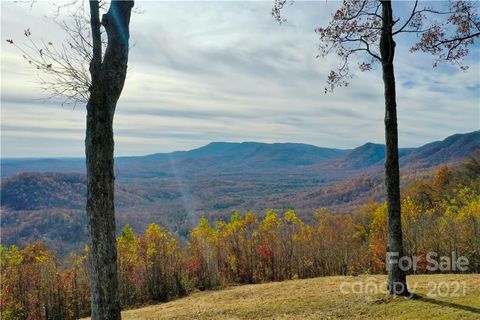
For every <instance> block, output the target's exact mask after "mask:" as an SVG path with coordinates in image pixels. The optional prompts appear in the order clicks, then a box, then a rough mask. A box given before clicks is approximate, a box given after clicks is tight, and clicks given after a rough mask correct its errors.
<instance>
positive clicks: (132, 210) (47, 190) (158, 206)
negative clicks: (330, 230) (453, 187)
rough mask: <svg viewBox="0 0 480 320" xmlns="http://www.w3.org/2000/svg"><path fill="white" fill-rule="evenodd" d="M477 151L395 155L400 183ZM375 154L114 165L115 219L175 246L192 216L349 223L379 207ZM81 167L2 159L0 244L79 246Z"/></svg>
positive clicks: (255, 153)
mask: <svg viewBox="0 0 480 320" xmlns="http://www.w3.org/2000/svg"><path fill="white" fill-rule="evenodd" d="M479 148H480V132H479V131H476V132H472V133H469V134H463V135H462V134H461V135H454V136H451V137H448V138H447V139H445V140H444V141H440V142H434V143H431V144H428V145H425V146H423V147H420V148H410V149H401V150H400V155H401V158H400V160H401V162H402V164H403V167H402V172H401V173H402V181H403V184H404V186H405V187H406V186H408V185H409V184H411V183H412V181H414V180H415V179H419V178H428V177H431V176H432V175H433V173H434V171H435V170H436V168H438V166H439V165H456V164H458V163H459V162H460V161H463V160H465V159H467V158H468V157H469V156H470V155H472V154H473V152H474V150H476V149H479ZM384 153H385V148H384V146H383V145H376V144H371V143H369V144H365V145H363V146H361V147H358V148H356V149H353V150H338V149H327V148H318V147H315V146H311V145H303V144H260V143H253V142H251V143H250V142H249V143H211V144H209V145H207V146H205V147H202V148H199V149H195V150H191V151H186V152H174V153H171V154H155V155H150V156H145V157H124V158H118V159H117V160H116V168H117V169H116V170H117V179H116V182H117V183H116V190H115V192H116V198H115V201H116V208H117V213H116V218H117V225H118V227H119V228H120V229H121V228H123V226H125V225H126V224H129V225H130V226H132V228H133V230H134V231H136V232H142V231H143V230H145V229H146V228H147V226H148V225H149V224H150V223H157V224H159V225H163V226H165V227H167V228H168V229H169V230H171V231H172V232H173V233H174V234H175V236H178V237H180V238H185V237H186V236H187V235H188V232H189V230H190V229H191V228H192V227H194V226H195V225H196V224H197V223H198V221H199V219H200V218H201V217H207V218H208V219H209V220H210V221H215V220H218V219H228V218H229V216H230V214H231V213H232V212H234V211H240V212H242V213H243V214H245V213H246V212H247V211H250V210H251V211H254V212H256V214H257V215H258V216H259V217H263V216H264V215H265V213H266V211H267V210H268V209H273V210H276V211H277V212H284V211H286V210H288V209H294V210H295V212H296V214H297V215H298V216H299V217H300V218H301V219H303V220H304V221H306V222H311V221H312V213H313V212H315V211H316V210H318V209H319V208H321V207H325V208H327V209H328V210H330V211H331V212H336V213H343V214H350V213H354V212H356V211H358V210H359V209H360V208H361V207H362V206H364V204H365V203H366V202H367V201H368V200H373V201H377V202H381V201H383V197H384V190H383V157H384ZM82 164H83V160H81V159H57V160H48V159H44V160H24V161H20V160H2V171H3V172H2V174H4V176H8V175H10V174H14V173H15V172H17V171H19V170H24V171H30V173H21V174H17V175H14V176H10V177H8V178H5V179H3V180H2V184H1V189H2V190H1V205H2V212H3V214H2V221H1V227H2V235H1V237H2V243H3V244H6V245H10V244H17V245H22V244H24V243H31V242H34V241H38V240H42V241H44V242H45V243H46V244H47V245H48V246H49V247H51V248H54V249H55V250H57V251H59V252H60V253H62V254H66V253H68V252H69V251H71V250H73V249H75V248H80V247H82V244H83V243H85V241H86V238H87V237H86V234H87V233H86V216H85V214H84V206H85V201H86V200H85V195H86V186H85V181H86V180H85V176H84V175H83V174H81V173H71V172H70V171H69V170H71V171H78V169H79V168H80V167H81V165H82Z"/></svg>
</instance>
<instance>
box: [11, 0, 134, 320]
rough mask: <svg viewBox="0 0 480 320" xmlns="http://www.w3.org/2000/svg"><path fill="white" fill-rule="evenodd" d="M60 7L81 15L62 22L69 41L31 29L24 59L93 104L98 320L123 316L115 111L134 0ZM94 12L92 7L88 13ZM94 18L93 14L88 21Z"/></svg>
mask: <svg viewBox="0 0 480 320" xmlns="http://www.w3.org/2000/svg"><path fill="white" fill-rule="evenodd" d="M88 4H89V6H88V9H86V8H85V6H84V3H83V1H76V0H74V1H72V2H69V3H67V4H63V5H58V6H57V9H58V10H57V13H59V14H60V12H61V10H62V9H64V8H65V6H73V7H74V9H73V15H72V17H73V20H71V21H70V22H69V23H66V22H64V21H62V20H61V19H60V20H57V22H58V23H59V25H60V26H61V27H62V28H63V30H64V31H66V33H67V36H68V40H67V42H66V43H64V44H62V45H61V46H56V45H55V44H53V43H52V42H48V43H45V42H41V43H40V44H39V43H38V42H35V41H33V40H32V39H31V31H30V30H29V29H27V30H25V36H26V37H27V38H28V39H29V44H28V45H27V46H22V45H17V43H16V42H14V41H13V40H11V39H9V40H7V41H8V42H9V43H11V44H13V45H15V46H16V47H17V48H19V49H20V50H21V51H22V53H23V57H24V59H26V60H27V61H28V63H29V64H31V65H32V66H34V67H35V68H36V69H38V70H39V71H40V74H39V80H40V82H39V83H40V85H41V87H42V89H44V90H46V91H47V93H48V94H50V97H60V98H62V99H63V102H75V103H78V102H86V103H87V128H86V138H85V154H86V166H87V206H86V211H87V215H88V218H89V233H90V239H91V244H90V265H91V270H90V285H91V315H92V319H102V320H104V319H108V320H109V319H120V302H119V296H118V275H117V273H118V272H117V250H116V238H115V207H114V181H115V176H114V166H113V161H114V160H113V155H114V140H113V117H114V114H115V108H116V105H117V101H118V99H119V98H120V94H121V92H122V89H123V86H124V83H125V78H126V74H127V63H128V52H129V37H130V36H129V26H130V16H131V12H132V8H133V5H134V1H127V0H112V1H111V2H110V6H109V7H108V11H106V12H105V14H103V16H102V19H100V12H101V10H105V8H106V7H107V5H108V4H107V3H105V2H103V1H102V2H100V1H99V0H90V1H89V2H88ZM87 11H88V13H87ZM88 16H89V19H88Z"/></svg>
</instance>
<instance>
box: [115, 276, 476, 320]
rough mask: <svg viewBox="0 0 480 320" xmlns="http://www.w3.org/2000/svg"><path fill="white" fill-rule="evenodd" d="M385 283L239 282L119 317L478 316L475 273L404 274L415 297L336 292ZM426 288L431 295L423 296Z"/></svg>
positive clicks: (376, 279) (379, 279)
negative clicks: (235, 285) (341, 287)
mask: <svg viewBox="0 0 480 320" xmlns="http://www.w3.org/2000/svg"><path fill="white" fill-rule="evenodd" d="M360 282H361V283H362V284H361V285H359V283H360ZM385 282H386V277H385V276H359V277H323V278H316V279H308V280H292V281H284V282H276V283H267V284H259V285H245V286H238V287H232V288H228V289H225V290H220V291H212V292H199V293H194V294H192V295H191V296H189V297H186V298H184V299H180V300H176V301H171V302H168V303H164V304H159V305H153V306H149V307H145V308H141V309H136V310H129V311H125V312H123V313H122V319H124V320H133V319H135V320H139V319H152V320H153V319H415V320H416V319H445V320H447V319H448V320H453V319H480V275H479V274H475V275H421V276H409V277H408V282H409V286H410V288H411V290H413V289H415V292H416V293H417V294H418V295H420V296H421V298H419V299H416V300H406V299H404V298H390V297H388V296H386V295H385V294H382V293H376V294H365V293H364V294H357V293H351V292H350V293H347V294H342V293H341V292H340V286H341V285H342V283H346V284H344V285H343V288H344V289H346V290H347V291H351V289H353V288H357V290H358V289H359V288H362V287H364V285H365V284H367V283H369V284H370V286H369V288H372V287H378V288H383V287H384V284H385ZM372 284H373V285H372ZM464 284H465V295H464V294H463V293H464V291H463V290H464V289H463V286H464ZM415 286H416V288H415ZM458 286H459V287H458ZM435 288H437V289H439V290H434V289H435ZM457 289H458V291H457ZM429 291H430V292H431V293H434V294H435V293H436V295H433V296H428V297H427V292H429ZM452 294H453V295H455V294H456V295H458V296H452Z"/></svg>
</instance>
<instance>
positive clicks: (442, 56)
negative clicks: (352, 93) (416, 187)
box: [272, 0, 480, 295]
mask: <svg viewBox="0 0 480 320" xmlns="http://www.w3.org/2000/svg"><path fill="white" fill-rule="evenodd" d="M286 2H287V0H275V4H274V7H273V9H272V15H273V17H274V18H275V19H276V20H277V21H279V22H283V21H285V19H284V18H283V17H282V16H281V11H282V9H283V7H284V5H285V4H286ZM434 5H435V7H433V6H424V5H420V4H419V1H418V0H417V1H415V2H411V8H410V9H409V10H407V11H405V10H398V12H395V13H394V8H393V6H392V2H391V1H386V0H385V1H380V0H344V1H343V2H342V3H341V5H340V8H339V9H338V10H337V11H336V12H335V13H334V14H333V16H332V20H331V21H330V22H329V23H328V25H327V26H326V27H320V28H318V29H316V32H317V34H318V35H319V36H320V56H326V55H328V54H330V53H334V54H336V55H337V56H338V57H339V58H340V60H341V63H340V65H339V66H338V67H337V68H336V69H335V70H332V71H331V72H330V74H329V75H328V78H327V85H326V88H325V92H328V91H332V90H333V89H334V88H335V87H337V86H344V85H347V84H348V80H349V78H350V77H351V69H350V66H351V59H350V58H351V57H352V56H353V55H354V54H364V55H365V57H366V58H367V59H366V60H365V61H363V62H362V63H360V64H359V65H358V67H359V69H360V71H368V70H370V69H371V68H372V66H373V64H375V63H377V62H378V63H380V64H381V70H382V76H383V83H384V96H385V144H386V155H385V184H386V190H387V204H388V245H387V252H389V253H390V255H389V256H392V255H396V256H398V257H401V256H402V255H403V243H402V226H401V214H400V212H401V208H400V175H399V162H398V131H397V103H396V88H395V72H394V60H395V49H396V42H395V38H396V37H397V36H398V35H400V34H410V35H412V36H416V37H417V39H418V41H417V42H416V44H415V45H414V46H413V47H411V48H410V51H411V52H417V51H423V52H428V53H431V54H432V55H433V56H434V57H435V63H434V66H435V65H436V64H437V63H438V62H439V61H447V62H453V63H455V64H458V65H459V66H460V67H461V68H462V69H466V66H465V65H462V64H461V60H462V59H463V58H464V57H466V56H467V55H468V54H469V47H470V46H471V45H472V44H473V43H474V41H475V40H477V39H478V37H479V35H480V20H479V18H478V13H477V11H478V5H479V4H478V2H474V1H449V2H442V3H434ZM396 261H398V260H395V259H389V261H388V265H389V272H388V289H389V292H390V293H391V294H396V295H407V294H408V290H407V285H406V276H405V272H403V271H402V270H401V269H400V268H399V265H398V263H397V262H396Z"/></svg>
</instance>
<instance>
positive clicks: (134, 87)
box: [1, 1, 480, 158]
mask: <svg viewBox="0 0 480 320" xmlns="http://www.w3.org/2000/svg"><path fill="white" fill-rule="evenodd" d="M139 4H140V7H141V9H142V10H143V11H144V13H143V14H135V15H134V16H133V17H132V23H131V40H132V43H135V45H134V46H133V48H132V50H131V52H130V60H129V67H130V69H129V76H128V78H127V82H126V84H125V88H124V91H123V93H122V97H121V98H120V101H119V104H118V107H117V112H116V118H115V135H116V137H115V141H116V155H117V156H122V155H144V154H152V153H159V152H169V151H176V150H188V149H193V148H196V147H200V146H202V145H205V144H208V143H209V142H212V141H230V142H242V141H257V142H269V143H271V142H296V143H307V144H313V145H316V146H321V147H332V148H343V149H346V148H353V147H357V146H359V145H362V144H364V143H366V142H374V143H382V144H383V143H384V141H383V139H384V129H383V113H384V102H383V84H382V82H381V76H380V71H379V70H378V68H377V69H376V70H374V71H372V72H368V73H359V72H358V73H356V76H355V77H354V78H353V79H352V81H351V83H350V85H349V86H348V87H347V88H338V89H336V91H335V92H334V93H332V94H324V90H323V88H324V85H325V80H326V75H327V73H328V72H329V71H330V68H331V65H333V64H336V63H338V60H336V59H335V57H334V56H332V57H329V58H327V59H316V58H315V56H316V54H317V45H318V37H317V36H316V34H315V33H314V31H313V30H314V28H316V27H318V26H321V25H325V24H326V22H327V21H328V19H329V18H330V13H331V12H333V8H334V7H335V6H336V5H337V4H336V3H335V2H331V3H325V2H323V1H319V2H297V3H296V4H295V5H294V6H289V7H288V8H287V10H286V11H285V15H286V17H287V18H288V22H287V23H285V24H283V25H281V26H280V25H278V24H277V23H276V22H274V21H273V19H272V18H271V16H270V9H271V6H272V1H253V2H216V3H213V2H198V3H191V2H141V3H139ZM395 5H397V6H399V7H400V9H402V6H405V8H407V7H408V2H398V3H396V4H395ZM1 9H2V17H1V21H2V22H1V27H2V28H1V34H2V45H1V46H2V47H1V48H2V56H1V78H2V84H1V88H2V96H1V107H2V108H1V127H2V128H1V129H2V132H1V133H2V134H1V156H2V157H4V158H5V157H47V156H48V157H63V156H76V157H79V156H83V155H84V135H85V133H84V131H85V130H84V128H85V113H86V111H85V108H84V106H82V105H77V106H76V107H75V108H73V106H69V105H66V106H64V107H62V106H61V101H55V100H45V99H42V97H44V95H43V93H42V92H41V91H39V89H38V88H37V86H36V84H35V77H36V75H35V71H34V70H32V69H31V68H29V66H28V64H26V63H25V61H24V60H23V59H22V58H21V54H20V53H19V52H18V51H17V50H16V49H15V48H14V47H12V46H9V45H8V43H7V42H6V41H5V40H6V39H9V38H13V39H15V40H16V41H24V39H23V30H24V29H26V28H31V30H32V34H33V37H34V38H35V39H38V40H40V39H44V40H46V41H54V42H56V43H59V42H60V41H62V38H61V36H62V33H61V32H58V27H56V26H55V25H54V24H53V23H52V22H51V21H49V20H48V19H46V18H44V15H45V14H49V13H51V11H52V8H51V7H50V6H49V3H48V2H39V3H38V4H36V6H35V7H34V8H33V9H30V7H29V6H28V5H24V4H19V3H13V2H6V1H2V2H1ZM50 36H52V37H53V38H49V37H50ZM408 49H409V44H408V43H406V42H402V39H400V43H399V45H398V46H397V50H398V51H397V56H396V77H397V93H398V112H399V140H400V147H416V146H420V145H422V144H425V143H428V142H431V141H434V140H441V139H444V138H445V137H447V136H449V135H451V134H455V133H465V132H471V131H475V130H478V129H479V127H480V111H479V108H480V90H479V89H480V62H479V61H480V59H479V54H480V48H479V47H478V46H476V47H474V48H473V51H474V52H472V54H471V55H470V56H469V58H468V59H467V61H466V63H467V64H469V65H470V69H469V70H468V72H463V71H461V70H460V69H459V68H456V67H453V66H451V65H440V66H439V67H437V68H435V69H432V63H433V61H432V58H431V57H430V56H428V55H421V54H415V55H412V54H410V53H409V52H408Z"/></svg>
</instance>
